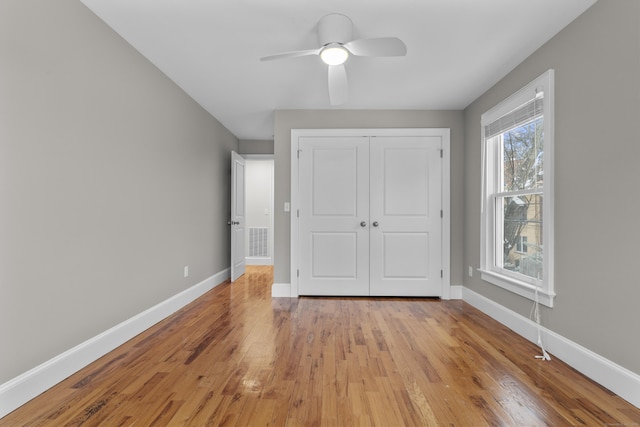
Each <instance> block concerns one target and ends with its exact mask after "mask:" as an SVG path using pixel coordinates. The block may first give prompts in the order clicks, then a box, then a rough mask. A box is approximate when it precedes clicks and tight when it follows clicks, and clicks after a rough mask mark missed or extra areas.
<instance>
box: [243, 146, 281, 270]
mask: <svg viewBox="0 0 640 427" xmlns="http://www.w3.org/2000/svg"><path fill="white" fill-rule="evenodd" d="M243 157H244V159H245V174H246V175H245V186H246V188H245V208H246V219H245V261H246V265H273V222H274V221H273V216H274V215H273V213H274V212H273V207H274V203H273V200H274V188H273V187H274V159H273V156H272V155H256V154H245V155H243Z"/></svg>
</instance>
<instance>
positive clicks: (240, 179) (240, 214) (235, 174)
mask: <svg viewBox="0 0 640 427" xmlns="http://www.w3.org/2000/svg"><path fill="white" fill-rule="evenodd" d="M244 178H245V168H244V158H243V157H242V156H241V155H239V154H238V153H236V152H235V151H232V152H231V221H230V225H231V281H232V282H233V281H235V280H236V279H237V278H238V277H240V276H242V275H243V274H244V270H245V251H244V243H245V242H244V233H245V179H244Z"/></svg>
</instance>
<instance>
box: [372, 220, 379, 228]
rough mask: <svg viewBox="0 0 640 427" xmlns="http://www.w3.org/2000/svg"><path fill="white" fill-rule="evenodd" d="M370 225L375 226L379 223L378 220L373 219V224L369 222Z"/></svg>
mask: <svg viewBox="0 0 640 427" xmlns="http://www.w3.org/2000/svg"><path fill="white" fill-rule="evenodd" d="M371 225H373V226H374V227H377V226H378V225H380V224H378V221H373V224H371Z"/></svg>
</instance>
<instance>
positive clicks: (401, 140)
mask: <svg viewBox="0 0 640 427" xmlns="http://www.w3.org/2000/svg"><path fill="white" fill-rule="evenodd" d="M441 148H442V141H441V138H440V137H376V138H371V148H370V150H371V170H372V171H376V172H375V173H372V174H371V182H370V190H371V193H370V203H371V208H370V212H371V213H370V215H371V216H370V218H371V222H372V224H373V225H374V226H372V227H371V248H370V251H371V261H370V262H371V277H370V282H371V284H370V290H371V295H393V296H439V295H441V292H442V279H441V269H442V257H441V234H442V232H441V227H442V220H441V217H440V210H441V206H442V194H441V191H442V190H441V168H442V166H441V163H442V162H441V159H440V150H441ZM376 224H377V226H375V225H376Z"/></svg>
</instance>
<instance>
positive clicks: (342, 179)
mask: <svg viewBox="0 0 640 427" xmlns="http://www.w3.org/2000/svg"><path fill="white" fill-rule="evenodd" d="M298 148H299V150H300V151H299V155H300V159H299V162H298V167H299V171H300V172H299V187H298V188H299V199H300V202H299V204H300V222H299V227H300V229H299V233H300V234H299V236H300V248H301V250H300V261H299V266H300V271H299V276H300V279H299V289H298V291H299V293H300V295H369V227H368V216H369V184H368V181H369V143H368V139H367V138H363V137H346V138H337V137H303V138H300V139H299V144H298ZM363 221H364V223H365V225H364V226H361V223H362V222H363Z"/></svg>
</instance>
